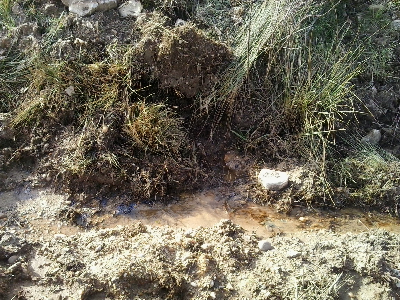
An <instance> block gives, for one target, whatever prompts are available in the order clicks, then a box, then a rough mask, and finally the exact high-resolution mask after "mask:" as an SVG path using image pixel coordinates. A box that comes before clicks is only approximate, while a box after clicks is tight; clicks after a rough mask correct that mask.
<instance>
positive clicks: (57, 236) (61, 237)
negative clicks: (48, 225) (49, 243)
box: [54, 233, 67, 240]
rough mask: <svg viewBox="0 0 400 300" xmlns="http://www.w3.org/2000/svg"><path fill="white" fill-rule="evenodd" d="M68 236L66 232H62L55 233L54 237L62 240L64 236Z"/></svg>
mask: <svg viewBox="0 0 400 300" xmlns="http://www.w3.org/2000/svg"><path fill="white" fill-rule="evenodd" d="M66 237H67V236H66V235H65V234H62V233H56V234H55V235H54V239H56V240H62V239H64V238H66Z"/></svg>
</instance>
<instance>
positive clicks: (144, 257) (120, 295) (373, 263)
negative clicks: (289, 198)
mask: <svg viewBox="0 0 400 300" xmlns="http://www.w3.org/2000/svg"><path fill="white" fill-rule="evenodd" d="M24 175H26V174H22V176H24ZM31 182H32V178H29V177H28V178H26V177H25V182H24V184H22V185H20V186H19V188H18V189H14V190H11V191H9V192H3V193H2V194H1V199H2V206H1V210H2V211H3V212H2V213H1V227H2V231H1V239H0V250H1V252H0V254H1V264H0V270H1V271H0V274H1V277H0V283H1V285H0V287H1V295H2V299H371V300H372V299H382V300H384V299H385V300H386V299H399V297H400V292H399V289H400V265H399V262H400V235H399V230H400V222H399V220H398V219H396V218H389V217H388V216H387V215H384V214H379V213H373V214H372V213H370V214H366V213H363V212H361V211H359V210H355V209H353V210H344V211H330V212H329V211H324V210H320V211H316V210H311V209H306V208H305V207H303V208H301V207H299V208H297V209H294V210H293V211H292V213H291V214H290V215H287V214H279V213H277V212H276V210H274V209H273V208H268V207H264V206H258V205H256V204H254V203H252V202H249V201H246V196H245V195H241V194H239V193H232V190H234V188H232V187H231V188H219V189H214V190H208V191H203V192H197V193H196V194H186V195H182V197H181V198H180V199H177V200H178V201H176V202H174V203H170V204H169V205H168V206H165V205H161V204H153V205H149V204H141V205H135V206H134V205H132V206H131V207H129V206H126V205H115V204H109V203H113V201H112V200H113V199H108V201H109V203H107V201H106V200H105V199H103V200H102V201H98V203H97V205H92V206H78V205H77V204H76V203H74V202H72V200H71V197H70V196H69V195H65V194H64V195H63V194H57V193H54V192H53V191H51V190H48V189H43V188H35V187H33V186H32V184H31ZM114 200H115V199H114ZM238 224H240V225H238ZM261 241H268V243H270V244H267V246H268V247H267V248H266V249H268V250H266V251H262V250H260V242H261Z"/></svg>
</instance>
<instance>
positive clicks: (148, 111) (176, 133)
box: [124, 102, 186, 153]
mask: <svg viewBox="0 0 400 300" xmlns="http://www.w3.org/2000/svg"><path fill="white" fill-rule="evenodd" d="M124 130H125V132H126V133H127V134H128V136H129V137H131V138H132V142H133V144H134V145H135V146H136V147H138V148H141V149H144V151H145V152H147V151H151V152H154V153H160V152H161V153H163V152H169V153H178V152H179V150H180V149H181V146H182V144H183V143H184V141H185V139H186V133H185V131H184V130H183V120H182V119H181V118H179V117H178V116H177V115H176V114H175V113H174V112H173V111H172V110H171V109H168V108H166V107H165V105H164V104H146V103H145V102H137V103H134V104H133V105H131V106H129V107H128V116H127V119H126V122H125V125H124Z"/></svg>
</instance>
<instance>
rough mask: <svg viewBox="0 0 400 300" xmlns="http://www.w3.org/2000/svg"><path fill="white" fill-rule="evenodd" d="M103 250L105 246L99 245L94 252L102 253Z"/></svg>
mask: <svg viewBox="0 0 400 300" xmlns="http://www.w3.org/2000/svg"><path fill="white" fill-rule="evenodd" d="M102 249H103V245H98V246H97V247H96V249H95V250H94V252H100V251H101V250H102Z"/></svg>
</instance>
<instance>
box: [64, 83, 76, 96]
mask: <svg viewBox="0 0 400 300" xmlns="http://www.w3.org/2000/svg"><path fill="white" fill-rule="evenodd" d="M65 93H66V94H67V95H68V96H70V97H71V96H73V95H74V94H75V89H74V87H73V86H72V85H71V86H69V87H67V88H66V89H65Z"/></svg>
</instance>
